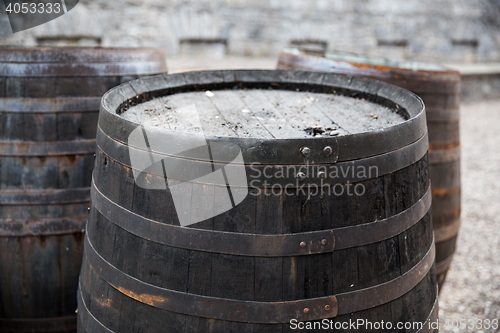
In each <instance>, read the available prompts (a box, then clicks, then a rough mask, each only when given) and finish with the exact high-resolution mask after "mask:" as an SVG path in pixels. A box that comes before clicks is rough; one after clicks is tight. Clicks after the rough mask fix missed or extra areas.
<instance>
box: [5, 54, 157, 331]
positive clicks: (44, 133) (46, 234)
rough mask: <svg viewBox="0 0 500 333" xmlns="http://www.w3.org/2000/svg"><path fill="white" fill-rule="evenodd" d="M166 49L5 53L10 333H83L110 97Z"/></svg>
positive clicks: (152, 69)
mask: <svg viewBox="0 0 500 333" xmlns="http://www.w3.org/2000/svg"><path fill="white" fill-rule="evenodd" d="M165 66H166V64H165V57H164V52H163V51H162V50H156V49H85V48H82V49H77V48H70V49H66V48H63V49H1V50H0V164H1V171H0V206H1V207H0V331H1V332H70V331H71V332H74V331H76V314H75V310H76V308H77V298H76V292H77V287H78V275H79V271H80V267H81V261H82V253H83V231H84V228H85V223H86V221H87V219H88V207H89V202H90V184H91V178H92V169H93V165H94V154H95V148H96V144H95V135H96V129H97V119H98V113H99V106H100V99H101V97H102V95H103V94H104V93H105V92H106V91H107V90H109V89H111V88H112V87H114V86H116V85H119V84H121V83H123V82H125V81H128V80H131V79H134V78H137V77H139V76H142V75H150V74H155V73H156V74H157V73H162V72H164V71H165Z"/></svg>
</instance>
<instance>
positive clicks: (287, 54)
mask: <svg viewBox="0 0 500 333" xmlns="http://www.w3.org/2000/svg"><path fill="white" fill-rule="evenodd" d="M280 63H283V64H291V65H293V66H294V67H296V68H303V69H318V70H325V69H327V70H328V68H331V69H332V70H333V69H334V71H335V72H336V73H346V74H348V73H350V74H353V70H355V72H356V73H357V74H358V75H365V76H372V75H373V76H377V77H381V76H387V77H390V76H394V75H395V74H397V73H402V74H403V75H405V76H409V75H412V76H414V77H415V78H417V79H421V80H424V79H428V80H429V79H430V80H440V81H460V73H459V72H458V71H456V70H452V69H450V68H447V67H444V66H440V65H436V64H429V63H423V62H415V61H407V60H396V59H388V58H383V57H376V56H367V55H361V54H355V53H348V52H328V53H325V54H324V55H323V56H321V55H318V54H317V53H311V52H307V51H304V50H299V49H296V48H289V49H284V50H282V51H281V54H280ZM375 74H376V75H375Z"/></svg>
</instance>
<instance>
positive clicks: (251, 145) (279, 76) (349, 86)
mask: <svg viewBox="0 0 500 333" xmlns="http://www.w3.org/2000/svg"><path fill="white" fill-rule="evenodd" d="M235 85H238V86H241V88H245V87H246V88H255V87H257V88H263V89H266V88H274V89H288V90H296V89H299V90H301V91H324V90H328V91H333V90H335V91H337V90H338V91H346V92H347V93H349V94H351V95H354V96H357V97H358V98H360V97H361V96H365V97H366V98H367V99H368V100H370V99H374V100H376V101H378V103H380V104H383V103H392V105H397V106H398V107H399V108H400V110H404V112H405V113H407V114H408V117H409V119H408V120H407V121H405V122H403V123H401V124H397V125H394V126H391V127H388V128H385V129H383V130H377V131H370V132H364V133H359V134H356V135H344V136H339V137H328V138H313V139H309V138H301V139H299V138H297V139H287V140H283V139H257V138H241V137H236V138H231V139H230V140H231V142H232V143H233V144H235V145H237V146H239V147H240V148H241V151H242V154H243V158H244V160H245V161H250V162H256V163H261V164H287V165H288V164H292V165H293V164H296V165H299V164H304V163H306V161H310V162H311V161H314V162H315V164H322V163H336V162H343V161H352V160H355V159H361V158H366V157H370V156H376V155H379V154H384V153H387V152H390V151H394V150H398V149H400V148H403V147H405V146H407V145H409V144H411V143H413V142H415V141H417V140H418V139H420V138H421V137H422V136H423V135H424V134H425V133H426V132H427V124H426V118H425V107H424V105H423V102H422V100H421V99H420V98H419V97H418V96H417V95H415V94H413V93H411V92H409V91H407V90H404V89H402V88H398V87H395V86H391V85H388V84H385V83H382V82H379V81H375V80H371V79H366V78H360V77H352V76H347V75H340V74H331V73H317V72H307V71H304V72H302V71H282V70H278V71H260V70H257V71H245V70H240V71H211V72H208V71H207V72H192V73H180V74H172V75H158V76H154V77H149V78H144V79H139V80H136V81H133V82H131V83H126V84H123V85H121V86H119V87H116V88H113V89H111V90H110V91H108V92H107V93H106V94H105V95H104V96H103V100H102V105H101V112H100V115H99V126H100V128H101V129H102V131H103V132H104V133H105V134H106V135H108V136H109V137H111V138H113V139H114V140H116V141H119V142H121V143H123V144H125V145H127V142H128V138H129V135H130V134H131V133H132V132H133V131H134V130H135V129H136V128H137V127H139V126H141V125H140V124H137V123H133V122H130V121H127V120H125V119H123V118H122V117H120V115H119V114H117V110H119V108H120V106H121V105H122V104H123V103H124V102H127V101H129V100H131V99H134V98H136V96H137V95H141V96H144V99H141V100H138V101H136V102H138V103H139V102H140V103H142V102H144V101H147V100H148V99H152V98H154V97H158V96H166V95H168V94H171V93H175V92H176V91H191V90H197V89H198V90H199V89H203V88H205V87H210V89H226V88H227V89H232V88H233V87H234V86H235ZM384 101H385V102H384ZM401 112H403V111H401ZM148 136H153V137H154V136H159V137H161V139H162V140H163V141H164V142H168V141H169V140H175V142H177V143H179V144H181V143H182V142H186V141H190V142H191V141H192V138H193V134H191V133H182V132H178V131H171V130H164V129H157V130H156V132H155V131H154V130H152V131H151V132H150V133H148ZM200 136H201V135H200ZM203 138H204V139H206V140H207V143H208V144H211V143H219V142H227V141H228V140H229V138H225V137H217V136H206V137H205V136H203ZM326 146H330V147H332V151H333V154H332V155H330V156H325V154H324V152H323V149H324V148H325V147H326ZM302 147H308V148H310V150H311V154H310V156H308V157H307V158H305V157H304V156H303V155H302V154H301V153H300V148H302ZM137 148H141V147H137ZM337 152H338V154H337Z"/></svg>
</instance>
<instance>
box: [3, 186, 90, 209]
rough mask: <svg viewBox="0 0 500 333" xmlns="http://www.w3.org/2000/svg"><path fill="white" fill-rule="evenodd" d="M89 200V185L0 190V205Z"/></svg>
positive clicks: (68, 202)
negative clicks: (81, 186)
mask: <svg viewBox="0 0 500 333" xmlns="http://www.w3.org/2000/svg"><path fill="white" fill-rule="evenodd" d="M89 201H90V187H83V188H68V189H42V190H2V191H0V204H1V205H12V206H17V205H22V206H37V205H63V204H73V203H85V202H89Z"/></svg>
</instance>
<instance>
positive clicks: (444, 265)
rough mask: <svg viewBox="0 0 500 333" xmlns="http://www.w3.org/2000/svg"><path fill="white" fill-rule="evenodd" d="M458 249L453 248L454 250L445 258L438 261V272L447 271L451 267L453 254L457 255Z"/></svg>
mask: <svg viewBox="0 0 500 333" xmlns="http://www.w3.org/2000/svg"><path fill="white" fill-rule="evenodd" d="M455 252H456V250H453V252H452V253H451V254H450V255H449V256H448V257H447V258H446V259H444V260H441V261H438V262H436V274H437V275H439V274H443V273H446V271H447V270H448V268H450V265H451V262H452V261H453V256H454V255H455Z"/></svg>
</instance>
